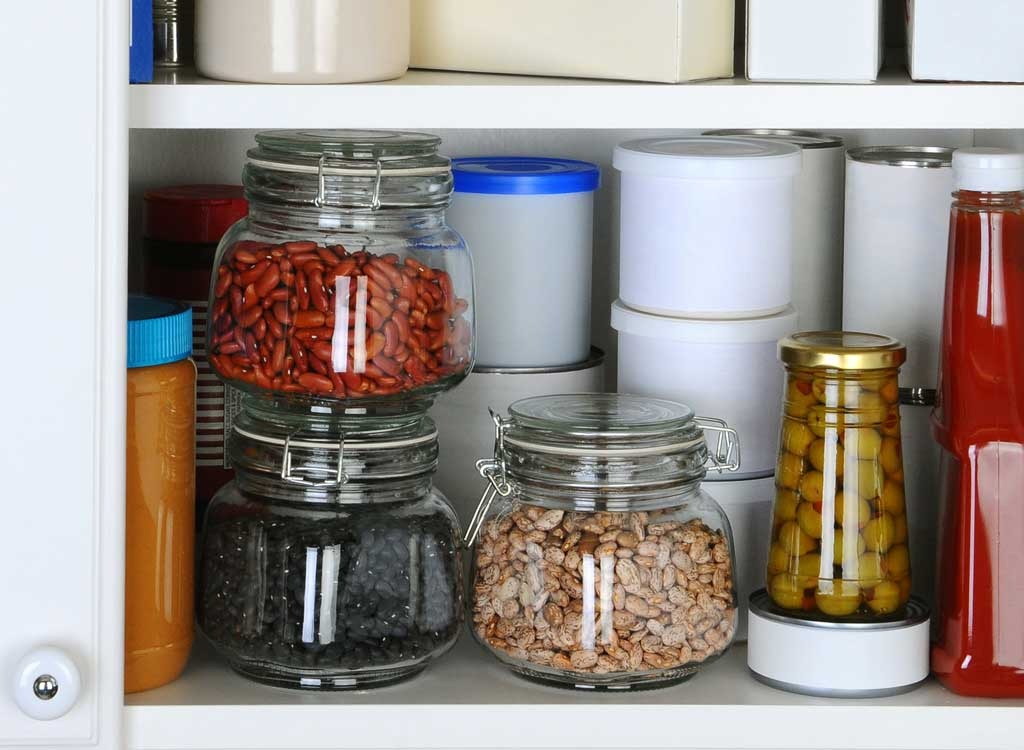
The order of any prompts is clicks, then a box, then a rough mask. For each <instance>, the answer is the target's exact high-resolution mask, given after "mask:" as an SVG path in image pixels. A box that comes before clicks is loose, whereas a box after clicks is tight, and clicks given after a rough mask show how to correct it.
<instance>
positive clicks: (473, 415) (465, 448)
mask: <svg viewBox="0 0 1024 750" xmlns="http://www.w3.org/2000/svg"><path fill="white" fill-rule="evenodd" d="M602 392H604V353H603V352H602V351H601V350H599V349H593V350H592V351H591V356H590V357H589V358H588V359H587V360H586V361H584V362H581V363H579V364H576V365H572V366H569V367H554V368H534V369H500V368H493V369H492V368H481V367H477V368H475V369H474V370H473V372H472V373H470V375H469V377H467V378H466V379H465V380H464V381H463V382H462V383H460V384H459V387H458V388H455V389H453V390H451V391H449V392H447V393H444V394H442V395H441V396H440V397H439V398H438V399H437V401H436V402H435V404H434V406H433V408H432V409H431V410H430V416H431V417H432V418H433V420H434V422H435V423H436V424H437V432H438V442H439V444H440V458H439V463H438V469H437V475H436V476H435V478H434V484H435V485H436V486H437V487H438V488H440V489H441V491H442V492H444V493H445V495H446V496H447V497H448V499H449V500H451V502H452V505H453V506H454V507H455V510H456V511H458V514H459V519H460V520H461V521H462V523H463V525H466V524H468V523H469V521H470V519H471V518H472V517H473V511H475V510H476V506H477V504H478V503H479V502H480V495H481V494H483V491H484V487H485V486H486V484H487V482H486V481H485V480H484V479H483V478H482V477H481V476H480V474H479V473H478V472H477V470H476V462H477V460H478V459H481V458H492V457H493V456H494V421H493V420H492V419H491V416H490V414H489V413H488V409H493V410H494V411H495V412H496V413H500V414H505V413H506V412H507V411H508V407H509V405H510V404H512V403H513V402H515V401H518V400H519V399H521V398H528V397H530V396H551V395H554V394H558V393H602Z"/></svg>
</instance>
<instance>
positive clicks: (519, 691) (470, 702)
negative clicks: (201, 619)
mask: <svg viewBox="0 0 1024 750" xmlns="http://www.w3.org/2000/svg"><path fill="white" fill-rule="evenodd" d="M126 703H127V707H126V727H125V731H126V739H127V745H126V746H127V747H129V748H133V749H134V750H199V749H201V748H217V750H235V749H237V750H243V749H244V750H279V749H280V750H287V749H289V748H302V749H303V750H319V749H320V748H324V749H326V748H339V749H340V748H430V749H431V750H434V749H437V750H441V749H444V750H457V749H462V748H559V750H570V749H574V748H581V749H582V748H587V749H588V750H591V749H597V748H693V749H697V748H704V749H705V750H711V749H712V748H713V749H715V750H724V749H725V748H729V749H730V750H740V749H742V748H750V747H754V745H752V744H751V743H752V742H756V743H757V744H756V747H758V748H778V749H782V748H785V749H786V750H825V749H826V748H836V749H837V750H838V749H840V748H841V749H842V750H860V749H861V748H863V749H864V750H868V749H870V750H882V749H883V748H884V749H885V750H904V749H907V750H909V749H911V748H913V749H915V750H917V749H921V750H925V749H927V750H946V749H948V748H970V749H971V750H997V749H998V750H1019V748H1020V747H1021V738H1022V737H1024V701H987V700H977V699H964V698H960V697H957V696H955V695H953V694H952V693H950V692H948V691H946V690H944V689H943V688H942V687H940V686H939V685H938V684H937V683H936V682H934V681H930V682H929V683H928V684H926V685H924V686H923V687H921V688H919V689H918V690H916V691H914V692H911V693H907V694H905V695H901V696H896V697H893V698H886V699H879V700H828V699H819V698H807V697H803V696H798V695H791V694H789V693H784V692H781V691H778V690H773V689H772V688H769V687H766V686H764V685H761V684H760V683H758V682H756V681H754V679H753V678H752V677H750V675H749V673H748V672H747V667H746V648H745V647H743V646H738V647H736V648H734V649H732V650H731V651H730V652H729V653H728V654H726V656H725V657H723V658H722V659H721V660H720V661H719V662H717V663H715V664H713V665H711V666H710V667H708V669H707V671H705V672H704V673H702V674H700V675H698V676H697V677H696V678H695V679H693V680H691V681H689V682H687V683H683V684H682V685H678V686H676V687H672V688H667V689H663V690H653V691H645V692H639V693H637V692H624V693H594V692H582V691H572V690H562V689H558V688H551V687H546V686H543V685H537V684H534V683H531V682H527V681H525V680H522V679H520V678H518V677H516V676H514V675H512V674H511V673H509V672H507V671H506V670H505V669H504V668H503V667H501V665H499V664H498V663H497V662H496V661H495V660H494V659H492V658H491V657H490V656H489V655H487V654H485V653H484V652H483V651H482V650H481V649H480V648H479V647H478V646H477V645H476V644H475V643H473V642H472V640H471V639H470V638H469V637H468V635H467V636H465V637H464V638H463V639H462V641H461V642H460V643H459V645H458V646H457V647H456V648H455V650H454V652H453V653H450V654H448V655H447V656H446V657H445V658H443V659H442V660H441V661H439V662H437V663H436V664H434V665H433V666H432V667H431V668H429V669H428V670H427V671H426V672H425V673H424V674H423V675H421V676H419V677H417V678H415V679H413V680H411V681H409V682H406V683H404V684H400V685H397V686H394V687H390V688H383V689H379V690H375V691H365V692H358V693H333V694H313V693H297V692H293V691H288V690H282V689H278V688H269V687H264V686H261V685H257V684H254V683H251V682H248V681H247V680H245V679H243V678H241V677H239V676H237V675H235V674H234V673H232V672H231V671H230V670H229V669H228V668H227V667H225V666H224V664H223V662H221V661H220V660H218V659H217V658H216V657H215V656H214V655H213V654H212V653H211V651H210V650H209V647H207V646H205V645H203V646H199V647H197V649H196V654H195V655H194V657H193V659H192V663H191V664H190V665H189V668H188V671H187V672H186V673H185V675H184V677H182V678H181V679H180V680H178V681H177V682H175V683H172V684H171V685H169V686H167V687H165V688H161V689H158V690H154V691H151V692H148V693H142V694H139V695H134V696H129V698H128V700H127V701H126Z"/></svg>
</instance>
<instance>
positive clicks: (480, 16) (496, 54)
mask: <svg viewBox="0 0 1024 750" xmlns="http://www.w3.org/2000/svg"><path fill="white" fill-rule="evenodd" d="M734 22H735V7H734V3H733V0H515V1H514V2H510V1H509V0H413V3H412V32H413V33H412V67H414V68H432V69H437V70H460V71H474V72H482V73H513V74H521V75H542V76H567V77H576V78H616V79H625V80H634V81H655V82H664V83H680V82H683V81H695V80H702V79H708V78H723V77H724V78H729V77H731V76H732V75H733V56H734V52H733V38H734V28H733V26H734Z"/></svg>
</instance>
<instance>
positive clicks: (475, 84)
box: [129, 70, 1024, 129]
mask: <svg viewBox="0 0 1024 750" xmlns="http://www.w3.org/2000/svg"><path fill="white" fill-rule="evenodd" d="M162 80H163V81H164V82H157V83H153V84H146V85H135V86H132V87H131V92H130V96H129V123H130V125H131V127H133V128H208V129H220V128H240V129H243V128H244V129H250V128H316V127H335V128H337V127H360V128H427V129H437V128H498V129H508V128H578V129H593V128H675V129H680V128H714V127H802V128H830V129H835V128H844V129H849V128H918V129H926V128H943V129H951V128H964V129H989V128H992V129H999V128H1021V127H1024V85H1020V86H1015V85H995V84H993V85H988V84H932V83H914V82H912V81H910V80H909V79H908V78H907V75H906V73H905V72H903V71H897V70H894V71H891V72H887V73H886V74H884V75H883V76H882V79H881V80H880V81H879V82H878V83H877V84H872V85H839V84H836V85H833V84H785V83H749V82H747V81H745V80H743V79H740V78H734V79H729V80H722V81H709V82H706V83H694V84H684V85H679V86H671V85H665V84H637V83H618V82H608V81H588V80H572V79H554V78H531V77H521V76H497V75H480V74H471V73H441V72H431V71H411V72H409V73H408V74H407V75H406V76H404V77H402V78H400V79H398V80H396V81H386V82H383V83H372V84H356V85H348V86H281V85H277V86H275V85H263V84H237V83H225V82H221V81H211V80H207V79H202V78H198V77H196V76H195V74H194V73H189V72H185V73H177V74H170V76H167V77H165V78H164V79H162ZM169 81H174V82H169Z"/></svg>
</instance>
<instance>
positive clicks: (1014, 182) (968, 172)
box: [953, 148, 1024, 193]
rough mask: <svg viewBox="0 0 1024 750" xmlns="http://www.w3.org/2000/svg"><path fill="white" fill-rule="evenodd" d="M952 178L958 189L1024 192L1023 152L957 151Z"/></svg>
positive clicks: (1002, 150)
mask: <svg viewBox="0 0 1024 750" xmlns="http://www.w3.org/2000/svg"><path fill="white" fill-rule="evenodd" d="M953 179H954V182H955V184H956V189H957V190H974V191H978V192H981V193H1008V192H1013V191H1017V190H1024V152H1021V151H1010V150H1008V149H1003V148H962V149H958V150H957V151H956V152H955V153H954V154H953Z"/></svg>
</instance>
